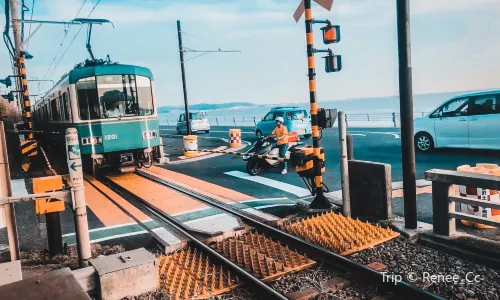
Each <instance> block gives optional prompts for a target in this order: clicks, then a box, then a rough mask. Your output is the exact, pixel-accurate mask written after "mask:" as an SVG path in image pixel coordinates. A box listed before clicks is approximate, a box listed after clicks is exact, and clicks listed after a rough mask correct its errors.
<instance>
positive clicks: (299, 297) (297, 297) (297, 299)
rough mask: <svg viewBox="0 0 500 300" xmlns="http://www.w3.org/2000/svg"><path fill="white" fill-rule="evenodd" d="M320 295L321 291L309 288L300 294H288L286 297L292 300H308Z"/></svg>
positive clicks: (299, 292)
mask: <svg viewBox="0 0 500 300" xmlns="http://www.w3.org/2000/svg"><path fill="white" fill-rule="evenodd" d="M319 293H320V291H319V290H318V289H317V288H307V289H304V290H301V291H298V292H293V293H288V294H286V295H285V296H286V297H287V298H288V299H291V300H307V299H311V298H312V297H314V296H316V295H318V294H319Z"/></svg>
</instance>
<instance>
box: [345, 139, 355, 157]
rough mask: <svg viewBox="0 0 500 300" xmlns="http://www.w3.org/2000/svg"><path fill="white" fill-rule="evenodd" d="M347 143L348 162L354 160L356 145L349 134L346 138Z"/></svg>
mask: <svg viewBox="0 0 500 300" xmlns="http://www.w3.org/2000/svg"><path fill="white" fill-rule="evenodd" d="M346 142H347V160H353V159H354V145H353V141H352V135H350V134H348V135H347V136H346Z"/></svg>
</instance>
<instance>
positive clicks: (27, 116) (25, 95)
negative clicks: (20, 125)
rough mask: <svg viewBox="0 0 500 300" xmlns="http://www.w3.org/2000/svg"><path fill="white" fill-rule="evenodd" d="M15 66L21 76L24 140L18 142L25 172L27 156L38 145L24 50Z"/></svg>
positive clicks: (31, 154)
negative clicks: (34, 132) (34, 133)
mask: <svg viewBox="0 0 500 300" xmlns="http://www.w3.org/2000/svg"><path fill="white" fill-rule="evenodd" d="M17 67H18V69H19V74H20V77H21V93H22V101H21V105H22V111H23V118H24V125H25V128H24V130H23V132H25V133H24V140H22V141H21V143H20V148H21V155H22V156H24V157H25V159H24V161H23V163H22V165H21V167H22V169H23V170H24V172H27V171H28V169H29V167H30V166H31V162H30V160H29V157H31V156H35V155H37V154H38V145H37V142H36V140H35V139H34V136H33V119H32V115H31V103H30V96H29V95H30V94H29V91H28V79H27V78H26V65H25V63H24V52H21V53H20V54H19V59H18V64H17Z"/></svg>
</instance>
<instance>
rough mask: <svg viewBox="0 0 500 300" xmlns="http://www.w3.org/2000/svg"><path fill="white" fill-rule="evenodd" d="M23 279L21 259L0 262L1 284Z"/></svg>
mask: <svg viewBox="0 0 500 300" xmlns="http://www.w3.org/2000/svg"><path fill="white" fill-rule="evenodd" d="M22 279H23V272H22V271H21V261H20V260H16V261H10V262H6V263H2V264H0V286H1V285H6V284H9V283H12V282H16V281H20V280H22Z"/></svg>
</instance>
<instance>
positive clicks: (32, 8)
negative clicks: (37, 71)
mask: <svg viewBox="0 0 500 300" xmlns="http://www.w3.org/2000/svg"><path fill="white" fill-rule="evenodd" d="M34 11H35V0H33V1H32V2H31V16H30V20H33V13H34ZM30 35H31V23H30V29H29V31H28V36H30ZM30 42H31V40H29V41H28V44H27V45H26V52H28V48H29V46H30Z"/></svg>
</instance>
